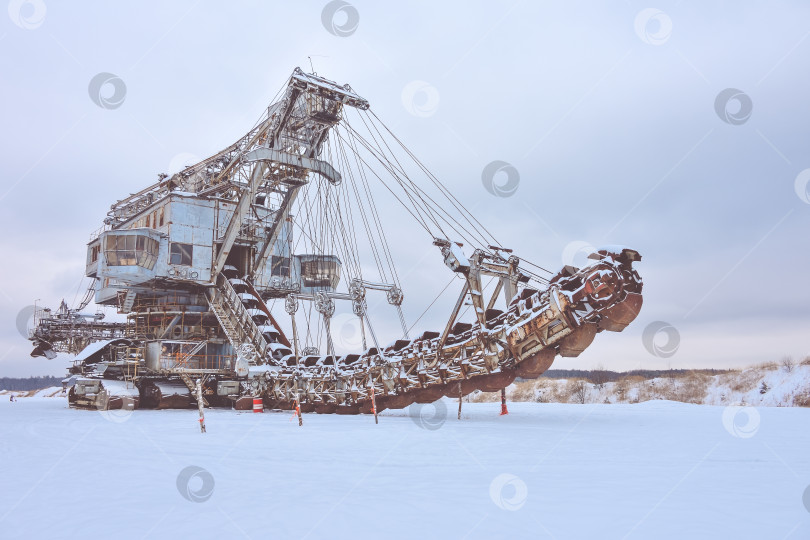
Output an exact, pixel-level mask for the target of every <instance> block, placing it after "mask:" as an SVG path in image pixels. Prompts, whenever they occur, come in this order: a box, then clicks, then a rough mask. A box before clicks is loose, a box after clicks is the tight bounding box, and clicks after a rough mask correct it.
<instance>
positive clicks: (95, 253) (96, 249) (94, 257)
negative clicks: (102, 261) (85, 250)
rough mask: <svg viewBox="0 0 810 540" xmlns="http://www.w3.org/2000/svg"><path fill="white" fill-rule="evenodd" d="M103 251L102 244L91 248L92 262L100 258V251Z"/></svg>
mask: <svg viewBox="0 0 810 540" xmlns="http://www.w3.org/2000/svg"><path fill="white" fill-rule="evenodd" d="M99 251H101V246H93V247H91V248H90V262H96V261H97V260H98V252H99Z"/></svg>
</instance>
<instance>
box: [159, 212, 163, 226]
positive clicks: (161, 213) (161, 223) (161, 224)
mask: <svg viewBox="0 0 810 540" xmlns="http://www.w3.org/2000/svg"><path fill="white" fill-rule="evenodd" d="M160 226H161V227H163V208H161V209H160Z"/></svg>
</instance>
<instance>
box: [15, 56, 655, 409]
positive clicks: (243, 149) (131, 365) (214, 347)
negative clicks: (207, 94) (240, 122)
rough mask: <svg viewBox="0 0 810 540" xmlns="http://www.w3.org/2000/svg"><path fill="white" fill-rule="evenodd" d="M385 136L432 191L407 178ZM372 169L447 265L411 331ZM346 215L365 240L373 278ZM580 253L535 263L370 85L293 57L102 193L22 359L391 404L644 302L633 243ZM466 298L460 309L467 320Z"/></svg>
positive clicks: (168, 380)
mask: <svg viewBox="0 0 810 540" xmlns="http://www.w3.org/2000/svg"><path fill="white" fill-rule="evenodd" d="M348 111H354V113H356V114H357V115H358V116H359V117H360V120H361V123H362V125H363V127H365V128H366V130H367V134H366V135H364V134H363V133H361V132H360V131H359V129H355V127H353V126H352V124H350V123H349V122H348V120H347V119H346V113H347V112H348ZM394 148H399V150H400V153H399V155H404V156H405V157H406V158H408V159H410V160H411V161H410V163H411V164H414V163H415V164H416V168H417V170H418V171H420V172H421V173H422V174H423V175H424V176H425V177H426V178H427V179H428V182H429V183H430V184H432V185H433V186H435V187H436V188H437V189H438V193H439V195H432V196H431V195H430V194H429V193H428V192H427V191H426V190H425V189H424V188H423V187H421V186H420V185H419V184H418V183H417V182H415V181H414V180H413V179H412V175H410V174H409V172H408V168H407V166H406V165H404V164H403V161H402V158H400V157H397V153H396V152H395V151H394ZM403 153H404V154H403ZM372 163H376V164H377V165H378V166H379V167H378V168H376V169H375V168H373V167H372V166H371V164H372ZM375 180H378V181H379V182H380V183H381V184H382V185H384V186H385V187H386V188H388V190H389V191H390V192H391V193H392V194H394V196H395V198H396V200H397V201H399V202H401V203H402V204H403V205H404V206H405V207H406V209H407V210H408V212H409V213H410V215H411V216H413V218H414V219H415V221H416V224H415V227H416V228H419V227H421V228H423V229H424V230H425V231H426V232H427V233H428V234H429V236H428V237H427V238H428V239H429V241H428V242H426V245H428V246H430V244H432V245H433V246H435V247H431V248H430V249H437V251H438V252H439V253H440V254H441V256H442V258H443V260H444V263H445V264H446V266H447V267H448V269H449V271H450V272H452V273H455V274H456V275H457V276H458V277H459V278H460V279H459V284H460V285H461V291H460V292H459V295H458V300H457V302H456V304H455V306H454V308H453V309H452V311H451V313H450V316H449V318H448V320H447V323H446V325H445V326H444V328H440V329H438V330H437V331H425V332H422V333H421V334H419V335H418V336H415V337H413V338H411V337H409V333H408V328H407V327H406V325H405V320H404V317H403V313H402V310H401V304H402V302H403V299H404V294H403V291H402V288H401V285H400V283H399V278H398V276H397V272H396V266H395V265H394V264H393V261H392V259H391V251H390V249H389V247H388V245H387V244H386V240H385V236H384V233H382V231H381V222H382V220H381V219H380V213H379V212H378V211H377V210H376V207H375V206H374V204H373V200H372V197H371V190H370V188H369V186H370V184H371V183H372V182H373V181H375ZM439 196H441V197H444V199H445V201H444V202H442V201H440V200H438V197H439ZM355 223H358V224H362V226H363V232H364V233H365V239H366V241H367V243H368V244H370V246H371V248H370V251H371V253H372V254H373V258H374V260H375V262H376V266H377V269H378V270H379V272H378V274H377V275H375V276H373V277H369V276H368V274H369V273H370V272H369V270H368V265H364V264H363V263H362V262H361V260H360V255H359V254H360V251H361V250H360V243H361V242H360V241H359V236H358V235H357V233H356V232H355V230H354V224H355ZM462 239H463V240H465V241H464V242H462V241H460V240H462ZM591 259H592V262H591V263H589V264H587V265H585V266H584V267H583V268H574V267H571V266H566V267H564V268H563V269H562V270H560V271H559V272H557V273H551V272H548V271H545V270H543V269H542V268H541V267H537V266H536V265H532V267H533V268H535V269H536V270H534V271H530V270H528V269H527V268H528V267H527V266H526V264H524V263H525V261H521V260H520V259H519V258H518V257H516V256H515V255H513V254H512V252H511V250H509V249H507V248H504V247H503V246H502V245H501V244H499V243H497V241H495V240H494V238H492V237H491V235H490V234H489V233H488V231H486V229H485V228H484V227H483V226H482V225H481V224H480V223H479V222H478V220H477V219H476V218H475V216H473V215H472V214H471V213H470V212H468V211H467V210H466V209H464V208H463V206H461V204H460V202H459V201H458V199H456V198H455V197H454V196H453V195H452V194H451V193H449V192H448V191H447V190H446V188H444V187H443V185H441V184H440V183H439V182H438V180H437V179H436V178H435V176H433V175H432V174H430V172H429V171H427V169H426V168H425V167H424V165H423V164H422V163H420V162H419V161H418V160H416V158H415V157H413V154H412V153H411V152H410V151H408V150H407V148H405V147H404V145H402V143H401V142H400V141H399V139H397V138H396V137H395V136H394V135H393V134H392V133H391V132H390V131H389V130H388V129H387V128H386V127H385V126H384V125H383V124H382V123H381V122H380V121H379V119H378V118H377V117H376V115H374V114H373V112H371V111H370V109H369V104H368V102H367V101H366V100H365V99H363V98H362V97H360V96H359V95H357V94H356V93H355V92H354V91H353V90H352V89H351V87H349V86H348V85H345V86H339V85H338V84H336V83H334V82H332V81H329V80H327V79H325V78H323V77H320V76H317V75H315V74H308V73H304V72H302V71H301V70H300V69H296V70H295V71H294V72H293V74H292V76H291V77H290V79H289V80H288V82H287V84H286V86H285V87H284V88H283V90H282V91H281V92H280V95H279V96H278V99H277V100H275V101H274V103H273V104H272V105H270V106H269V107H268V108H267V111H266V113H265V114H264V115H263V116H262V118H261V119H260V121H259V122H257V124H256V125H255V126H254V127H253V129H251V130H250V131H249V132H248V133H247V134H246V135H245V136H244V137H242V138H241V139H239V140H238V141H237V142H235V143H234V144H232V145H231V146H229V147H227V148H225V149H224V150H222V151H221V152H219V153H217V154H215V155H213V156H211V157H209V158H207V159H205V160H203V161H201V162H199V163H197V164H195V165H192V166H190V167H187V168H185V169H184V170H182V171H180V172H178V173H176V174H173V175H172V176H168V175H160V177H159V181H158V182H157V183H155V184H153V185H151V186H149V187H147V188H146V189H143V190H141V191H139V192H137V193H134V194H132V195H130V196H129V197H126V198H125V199H122V200H120V201H118V202H116V203H115V204H113V205H112V206H111V208H110V211H109V212H108V214H107V217H106V219H105V220H104V226H103V227H102V229H101V230H100V231H98V232H97V233H96V234H94V235H93V237H92V238H91V241H90V242H89V244H88V246H87V267H86V276H87V277H88V278H90V279H91V284H90V287H89V288H88V292H87V296H86V297H85V299H84V300H83V301H82V302H81V303H80V305H79V306H77V307H76V308H74V309H70V308H68V306H67V305H65V304H64V302H63V303H62V305H61V306H60V308H59V309H58V310H56V311H51V310H46V309H40V310H38V311H37V313H36V316H35V327H34V328H33V329H32V330H31V332H30V339H31V340H32V341H33V343H34V352H33V353H32V356H40V355H44V356H49V357H53V356H55V355H56V353H57V352H65V353H70V354H75V355H77V356H76V361H75V362H74V365H73V367H72V368H71V369H70V374H69V377H68V378H67V379H65V385H66V386H67V387H68V388H69V392H68V395H69V401H70V403H71V405H73V406H76V407H88V408H99V409H109V408H119V407H127V408H134V407H141V408H145V407H152V408H168V407H192V406H197V405H198V404H201V405H206V406H234V407H236V408H238V409H247V408H250V407H251V406H252V403H253V399H254V398H262V399H263V401H264V405H265V408H276V409H296V408H297V409H299V410H300V411H302V412H312V411H314V412H319V413H346V414H356V413H367V412H371V410H372V407H373V406H376V410H382V409H385V408H403V407H406V406H408V405H410V404H412V403H414V402H417V403H429V402H432V401H435V400H437V399H439V398H441V397H442V396H450V397H458V396H460V395H466V394H469V393H471V392H474V391H477V390H481V391H487V392H490V391H497V390H499V389H501V388H504V387H505V386H507V385H509V384H510V383H512V381H514V380H515V378H524V379H527V378H529V379H530V378H536V377H538V376H539V375H541V374H542V373H543V372H544V371H545V370H547V369H548V368H549V366H550V365H551V363H552V362H553V360H554V358H555V357H556V355H558V354H559V355H561V356H569V357H570V356H577V355H579V354H580V353H581V352H582V351H583V350H584V349H585V348H586V347H588V346H589V345H590V344H591V342H592V341H593V339H594V337H595V336H596V334H597V333H599V332H601V331H603V330H608V331H612V332H618V331H621V330H623V329H624V328H625V327H626V326H627V325H628V324H629V323H630V322H631V321H632V320H633V319H634V318H635V317H636V315H637V314H638V312H639V310H640V308H641V304H642V297H641V288H642V282H641V279H640V277H639V275H638V273H637V272H636V271H635V270H634V269H633V263H634V262H635V261H638V260H640V259H641V257H640V256H639V254H638V253H637V252H636V251H634V250H632V249H629V248H623V247H607V248H603V249H599V250H597V251H596V252H595V253H593V254H591ZM538 272H541V273H542V272H545V275H540V274H539V273H538ZM341 278H343V283H342V288H341ZM485 282H488V283H487V284H485ZM489 284H491V285H494V290H493V291H492V292H491V293H489V294H487V293H486V286H485V285H489ZM375 291H376V292H375ZM370 294H374V295H381V294H382V295H384V299H385V301H387V302H388V303H389V304H390V305H391V306H393V311H395V312H396V314H397V317H398V319H399V320H398V323H399V324H401V326H402V332H401V334H400V335H398V336H397V337H398V338H397V339H394V340H393V341H389V342H386V343H381V342H380V341H379V339H381V338H382V336H377V334H376V333H375V330H374V325H373V324H372V321H371V318H370V317H369V310H368V306H367V295H370ZM91 300H95V303H96V304H97V305H100V306H114V307H116V308H117V310H118V312H119V313H121V314H125V315H126V322H107V321H104V320H103V316H102V315H100V314H99V315H83V314H81V313H80V312H81V311H82V310H83V309H84V308H86V307H87V306H88V305H89V303H90V301H91ZM338 304H340V305H341V306H346V308H347V311H349V312H350V313H351V314H352V316H353V317H356V321H357V323H358V325H359V328H360V331H361V333H362V346H360V347H358V350H356V351H352V352H348V353H347V352H345V351H342V352H340V353H339V352H338V351H336V348H335V344H334V341H333V337H332V334H331V319H332V317H333V316H334V315H335V311H336V306H337V305H338ZM465 305H466V306H467V310H470V309H471V311H472V313H473V318H472V321H470V322H463V321H462V320H461V319H462V318H463V317H462V315H463V312H462V308H463V307H464V306H465ZM496 306H498V307H496ZM465 311H466V310H465ZM302 316H303V317H304V318H305V323H302V322H301V321H300V318H301V317H302ZM296 321H298V322H297V323H296ZM281 323H283V324H281ZM284 328H287V330H286V331H285V330H284ZM316 329H317V332H316ZM313 334H317V336H316V337H313ZM367 337H368V338H370V340H369V342H368V343H367V342H366V340H367ZM321 351H323V352H321ZM198 380H199V381H200V388H201V391H198V388H197V383H196V381H198Z"/></svg>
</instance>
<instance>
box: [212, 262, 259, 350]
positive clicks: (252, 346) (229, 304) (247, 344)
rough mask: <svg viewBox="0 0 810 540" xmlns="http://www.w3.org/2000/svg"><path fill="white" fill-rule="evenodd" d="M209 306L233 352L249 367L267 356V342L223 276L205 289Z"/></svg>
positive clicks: (219, 276) (218, 277)
mask: <svg viewBox="0 0 810 540" xmlns="http://www.w3.org/2000/svg"><path fill="white" fill-rule="evenodd" d="M208 303H209V305H210V306H211V311H213V312H214V315H216V317H217V320H218V321H219V324H220V326H221V327H222V330H223V331H224V332H225V335H226V336H227V337H228V341H229V342H230V343H231V346H233V348H234V351H235V352H238V353H239V354H240V355H241V356H242V357H244V358H246V359H247V360H248V362H249V363H250V364H251V365H257V364H261V363H263V362H264V360H265V359H266V358H268V357H269V355H268V352H269V351H268V347H267V342H266V341H265V339H264V337H263V336H262V334H261V332H259V328H258V327H257V326H256V323H254V322H253V319H252V318H251V317H250V315H248V312H247V309H245V306H244V305H243V304H242V301H241V300H240V299H239V296H237V294H236V291H234V290H233V287H232V286H231V284H230V283H229V282H228V280H227V278H225V276H223V275H222V274H220V275H218V276H217V280H216V286H215V287H211V288H210V289H208Z"/></svg>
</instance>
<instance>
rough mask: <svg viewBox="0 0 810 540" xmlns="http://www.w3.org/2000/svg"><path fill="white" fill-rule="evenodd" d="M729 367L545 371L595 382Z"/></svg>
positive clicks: (709, 372)
mask: <svg viewBox="0 0 810 540" xmlns="http://www.w3.org/2000/svg"><path fill="white" fill-rule="evenodd" d="M730 371H731V370H728V369H634V370H633V371H608V370H605V369H595V370H589V371H585V370H581V369H550V370H548V371H546V372H545V373H543V375H542V376H543V377H547V378H549V379H589V380H591V382H594V383H606V382H616V381H618V380H621V379H623V378H625V377H644V378H645V379H655V378H658V377H679V376H681V375H686V374H688V373H702V374H704V375H719V374H721V373H729V372H730Z"/></svg>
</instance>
